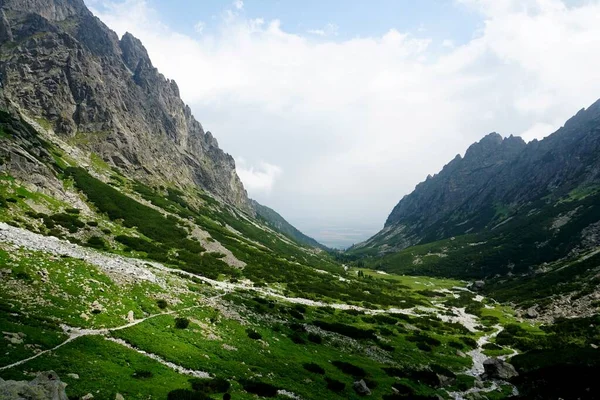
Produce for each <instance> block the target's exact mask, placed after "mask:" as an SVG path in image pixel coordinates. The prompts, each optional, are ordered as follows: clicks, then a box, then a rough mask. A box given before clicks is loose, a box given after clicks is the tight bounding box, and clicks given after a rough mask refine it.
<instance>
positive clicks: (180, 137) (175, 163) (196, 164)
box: [0, 0, 253, 214]
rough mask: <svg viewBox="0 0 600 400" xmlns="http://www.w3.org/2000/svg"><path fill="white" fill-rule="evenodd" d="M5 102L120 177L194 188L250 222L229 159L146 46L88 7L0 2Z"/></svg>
mask: <svg viewBox="0 0 600 400" xmlns="http://www.w3.org/2000/svg"><path fill="white" fill-rule="evenodd" d="M0 46H1V48H2V57H1V58H0V84H1V87H0V99H1V100H0V103H3V104H5V107H3V108H5V109H6V108H12V109H14V110H18V111H19V112H21V113H23V114H25V115H27V116H30V117H32V118H34V119H36V120H38V121H40V125H42V126H44V127H45V128H52V130H53V132H55V134H56V135H57V136H58V137H60V138H61V139H63V140H65V141H67V142H68V143H71V144H73V145H75V146H77V147H79V148H81V149H83V150H84V151H85V152H94V153H96V154H98V155H99V156H100V157H101V158H102V159H103V160H104V161H106V162H107V163H108V164H109V165H111V166H113V167H117V168H119V169H120V170H121V172H122V173H124V174H126V175H128V176H131V177H133V178H136V179H141V180H143V181H149V182H156V183H158V182H169V183H171V184H173V183H175V184H177V185H178V186H180V187H185V186H193V185H197V186H199V187H201V188H203V189H205V190H207V191H209V192H211V193H212V194H213V195H215V196H216V197H218V198H220V199H222V200H223V201H225V202H227V203H229V204H231V205H233V206H235V207H237V208H239V209H242V210H245V211H247V212H249V213H251V214H253V209H252V207H251V206H250V203H249V200H248V198H247V194H246V191H245V190H244V188H243V185H242V183H241V181H240V179H239V177H238V176H237V174H236V171H235V163H234V160H233V158H232V157H231V156H229V155H228V154H226V153H224V152H223V151H222V150H221V149H220V148H219V146H218V143H217V141H216V139H215V138H214V137H213V136H212V134H211V133H210V132H205V131H204V129H203V127H202V125H200V123H199V122H197V121H196V119H195V118H194V116H193V115H192V113H191V110H190V108H189V107H188V106H187V105H186V104H184V102H183V101H182V100H181V98H180V96H179V88H178V86H177V84H176V83H175V82H174V81H172V80H169V79H167V78H165V77H164V76H163V75H162V74H160V73H159V72H158V70H157V69H156V68H155V67H154V66H153V65H152V62H151V60H150V57H149V56H148V53H147V51H146V49H145V48H144V46H143V45H142V43H141V42H140V41H139V40H138V39H136V38H135V37H133V36H132V35H131V34H126V35H124V36H123V38H122V39H119V37H118V36H117V35H116V34H115V33H114V32H113V31H111V30H110V29H109V28H108V27H107V26H106V25H104V24H103V23H102V22H101V21H100V20H99V19H98V18H96V17H94V16H93V14H92V13H91V12H90V11H89V10H88V9H87V8H86V7H85V4H84V3H83V1H82V0H1V1H0Z"/></svg>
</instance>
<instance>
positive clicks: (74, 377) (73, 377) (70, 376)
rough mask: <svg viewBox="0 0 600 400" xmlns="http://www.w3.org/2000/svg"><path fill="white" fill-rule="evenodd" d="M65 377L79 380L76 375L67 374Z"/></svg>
mask: <svg viewBox="0 0 600 400" xmlns="http://www.w3.org/2000/svg"><path fill="white" fill-rule="evenodd" d="M67 376H68V377H69V378H72V379H79V375H77V374H67Z"/></svg>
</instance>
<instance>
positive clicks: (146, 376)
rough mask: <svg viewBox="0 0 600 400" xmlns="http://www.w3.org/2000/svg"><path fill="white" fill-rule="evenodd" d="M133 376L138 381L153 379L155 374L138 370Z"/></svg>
mask: <svg viewBox="0 0 600 400" xmlns="http://www.w3.org/2000/svg"><path fill="white" fill-rule="evenodd" d="M131 376H132V377H133V378H136V379H149V378H152V377H153V376H154V374H153V373H152V371H148V370H136V371H135V372H134V373H133V375H131Z"/></svg>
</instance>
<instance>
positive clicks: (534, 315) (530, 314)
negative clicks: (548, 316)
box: [525, 306, 540, 319]
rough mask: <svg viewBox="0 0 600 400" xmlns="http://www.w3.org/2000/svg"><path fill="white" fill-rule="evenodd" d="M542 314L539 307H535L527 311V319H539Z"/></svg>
mask: <svg viewBox="0 0 600 400" xmlns="http://www.w3.org/2000/svg"><path fill="white" fill-rule="evenodd" d="M539 316H540V314H539V313H538V312H537V306H533V307H530V308H528V309H527V311H525V317H527V318H532V319H533V318H537V317H539Z"/></svg>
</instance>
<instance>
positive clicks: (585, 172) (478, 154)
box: [354, 101, 600, 252]
mask: <svg viewBox="0 0 600 400" xmlns="http://www.w3.org/2000/svg"><path fill="white" fill-rule="evenodd" d="M599 129H600V101H597V102H595V103H594V104H592V105H591V106H590V107H588V108H587V109H583V110H581V111H579V112H578V113H577V114H576V115H575V116H573V117H572V118H570V119H569V120H568V121H567V122H566V123H565V124H564V126H563V127H562V128H560V129H559V130H558V131H556V132H555V133H553V134H552V135H550V136H548V137H547V138H545V139H543V140H534V141H532V142H529V143H525V142H524V141H523V140H522V139H521V138H519V137H514V136H509V137H507V138H504V139H503V138H502V137H501V136H500V135H499V134H497V133H492V134H489V135H487V136H485V137H484V138H483V139H482V140H481V141H479V142H477V143H474V144H473V145H471V146H470V147H469V148H468V149H467V151H466V152H465V156H464V157H461V156H460V155H457V157H455V158H454V159H453V160H452V161H450V162H449V163H448V164H446V165H445V166H444V167H443V169H442V170H441V171H440V172H439V173H438V174H436V175H434V176H433V177H428V179H427V180H425V181H423V182H421V183H419V184H418V185H417V186H416V187H415V190H414V191H413V192H411V193H410V194H408V195H406V196H404V197H403V198H402V200H400V202H399V203H398V204H397V205H396V206H395V207H394V209H393V210H392V212H391V213H390V215H389V217H388V218H387V220H386V223H385V226H384V229H383V230H382V231H380V232H379V233H377V234H376V235H374V236H373V237H371V238H369V239H368V240H367V241H365V242H363V243H361V244H358V245H356V246H355V247H354V248H355V249H367V248H371V249H378V251H380V252H393V251H398V250H402V249H404V248H406V247H409V246H412V245H415V244H418V243H426V242H430V241H434V240H440V239H444V238H448V237H450V236H453V235H460V234H466V233H473V232H479V231H482V230H486V229H491V228H492V227H493V226H495V225H497V224H498V223H501V222H502V221H503V219H505V218H508V217H509V216H510V215H511V214H513V213H515V212H518V211H519V209H521V208H522V207H524V206H526V205H527V204H528V203H529V202H531V201H535V200H536V199H539V198H542V197H543V196H550V197H552V198H558V197H560V196H562V195H565V194H566V193H568V192H569V191H570V190H573V189H575V188H576V187H578V186H580V185H592V184H595V183H597V182H599V181H600V160H598V157H597V155H596V154H597V150H598V149H599V148H600V140H599V138H598V136H599V135H598V130H599ZM571 154H573V156H571Z"/></svg>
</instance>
